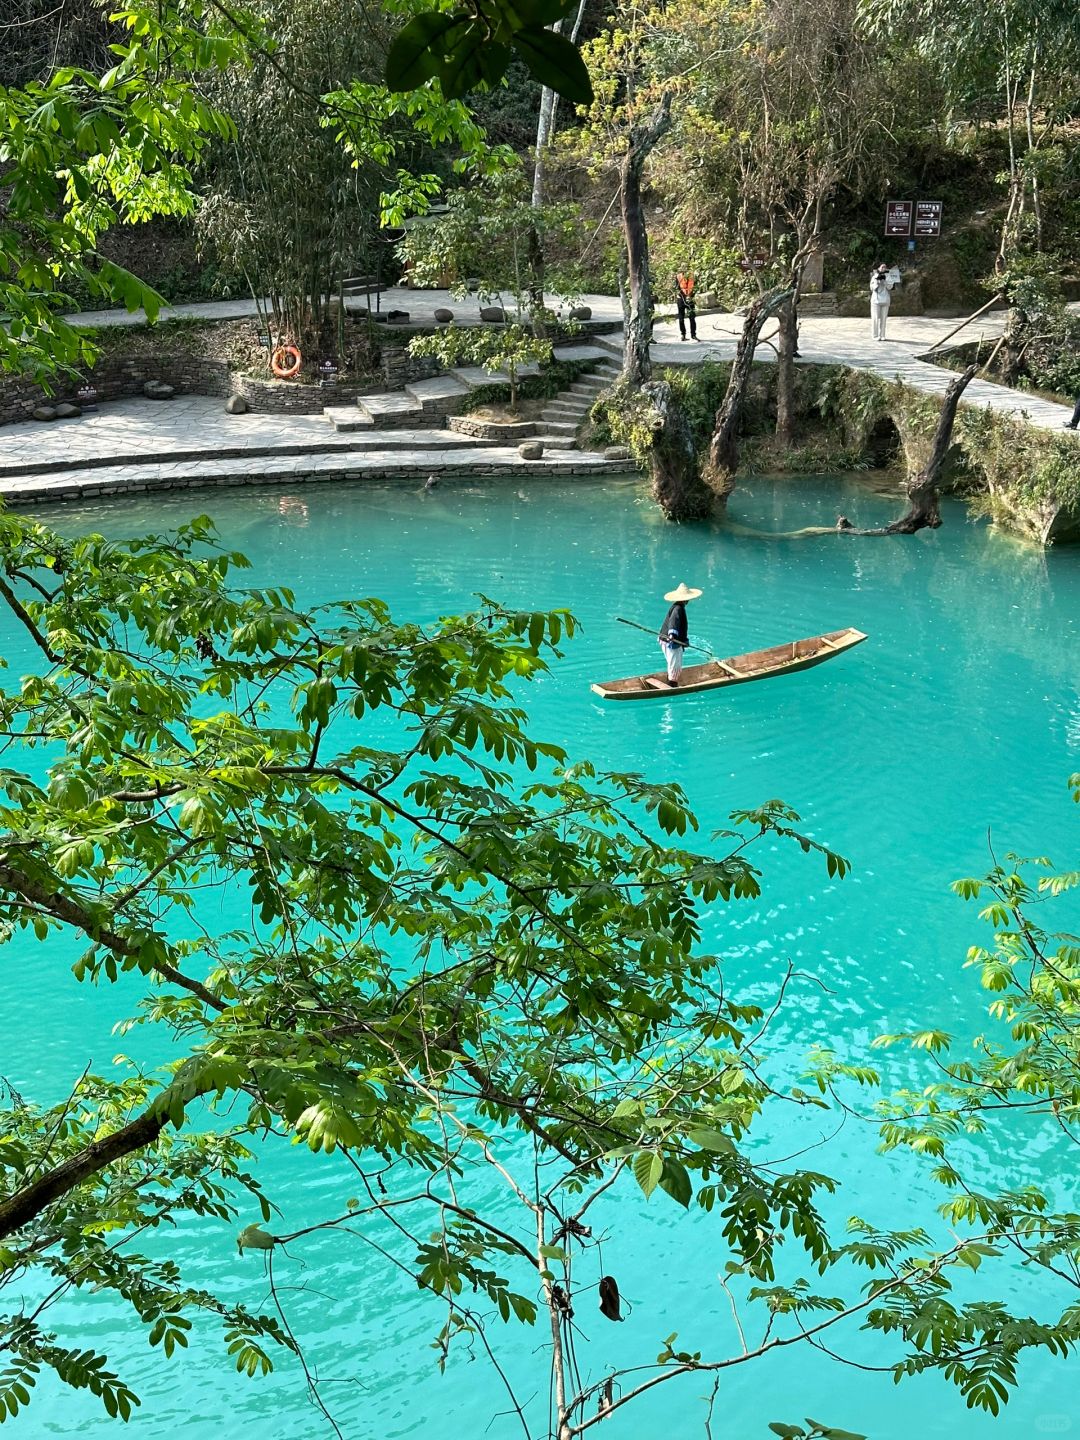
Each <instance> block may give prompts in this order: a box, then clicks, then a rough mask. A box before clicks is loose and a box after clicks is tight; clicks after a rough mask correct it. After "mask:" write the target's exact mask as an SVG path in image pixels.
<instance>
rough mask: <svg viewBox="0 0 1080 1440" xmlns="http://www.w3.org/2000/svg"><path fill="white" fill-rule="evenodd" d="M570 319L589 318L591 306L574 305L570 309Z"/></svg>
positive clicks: (590, 316) (590, 317)
mask: <svg viewBox="0 0 1080 1440" xmlns="http://www.w3.org/2000/svg"><path fill="white" fill-rule="evenodd" d="M570 319H571V320H591V319H592V307H591V306H590V305H575V306H574V308H573V310H571V311H570Z"/></svg>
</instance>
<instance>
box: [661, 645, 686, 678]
mask: <svg viewBox="0 0 1080 1440" xmlns="http://www.w3.org/2000/svg"><path fill="white" fill-rule="evenodd" d="M660 649H661V650H663V652H664V659H665V660H666V661H667V678H668V679H669V680H678V678H679V676H680V675H681V674H682V656H683V647H682V646H681V645H672V644H670V643H669V642H668V641H667V640H661V641H660Z"/></svg>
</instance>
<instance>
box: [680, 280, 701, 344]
mask: <svg viewBox="0 0 1080 1440" xmlns="http://www.w3.org/2000/svg"><path fill="white" fill-rule="evenodd" d="M675 309H676V310H677V311H678V315H679V337H680V339H682V340H685V339H686V322H687V320H689V321H690V339H691V340H696V339H697V338H698V335H697V310H696V308H695V306H694V276H693V272H691V273H690V274H689V275H684V274H683V273H682V272H681V271H680V272H679V274H678V275H676V276H675Z"/></svg>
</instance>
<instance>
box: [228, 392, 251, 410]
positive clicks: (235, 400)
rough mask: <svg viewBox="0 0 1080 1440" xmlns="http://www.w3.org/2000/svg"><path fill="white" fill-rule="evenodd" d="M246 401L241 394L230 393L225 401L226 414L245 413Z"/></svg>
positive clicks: (246, 408)
mask: <svg viewBox="0 0 1080 1440" xmlns="http://www.w3.org/2000/svg"><path fill="white" fill-rule="evenodd" d="M247 412H248V403H247V401H246V400H245V399H244V397H243V396H242V395H230V396H229V398H228V399H227V400H226V401H225V414H226V415H246V414H247Z"/></svg>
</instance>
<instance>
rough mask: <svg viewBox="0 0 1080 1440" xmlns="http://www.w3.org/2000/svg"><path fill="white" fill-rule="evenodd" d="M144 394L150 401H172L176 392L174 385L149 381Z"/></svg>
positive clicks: (144, 387)
mask: <svg viewBox="0 0 1080 1440" xmlns="http://www.w3.org/2000/svg"><path fill="white" fill-rule="evenodd" d="M142 393H143V394H144V395H145V396H146V398H147V399H148V400H171V399H172V398H173V396H174V395H175V394H176V390H175V388H174V387H173V386H172V385H166V383H165V381H164V380H147V382H146V383H145V385H144V386H143V387H142Z"/></svg>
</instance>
